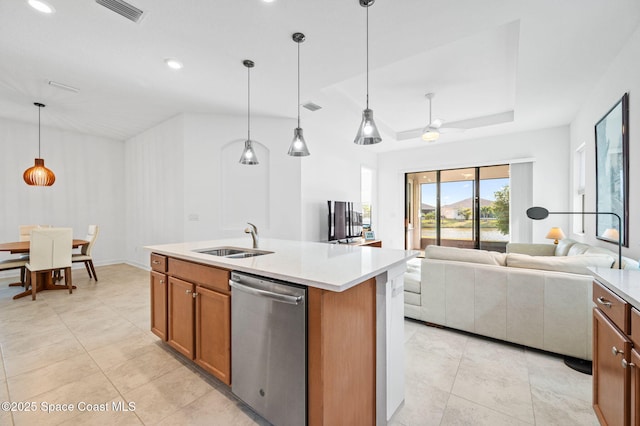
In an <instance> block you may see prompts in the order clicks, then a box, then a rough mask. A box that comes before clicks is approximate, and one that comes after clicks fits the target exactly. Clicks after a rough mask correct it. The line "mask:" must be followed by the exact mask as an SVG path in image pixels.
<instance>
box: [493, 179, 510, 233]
mask: <svg viewBox="0 0 640 426" xmlns="http://www.w3.org/2000/svg"><path fill="white" fill-rule="evenodd" d="M493 195H494V196H495V197H496V201H494V202H493V213H494V214H495V216H496V228H498V231H500V233H501V234H502V235H507V234H508V233H509V185H506V186H504V187H503V188H502V189H500V190H498V191H496V192H494V194H493Z"/></svg>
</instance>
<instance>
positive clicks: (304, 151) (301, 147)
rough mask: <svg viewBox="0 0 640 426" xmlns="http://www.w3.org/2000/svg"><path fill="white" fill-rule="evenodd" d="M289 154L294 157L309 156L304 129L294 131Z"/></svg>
mask: <svg viewBox="0 0 640 426" xmlns="http://www.w3.org/2000/svg"><path fill="white" fill-rule="evenodd" d="M287 154H289V155H291V156H292V157H306V156H307V155H309V149H308V148H307V142H305V140H304V136H303V135H302V129H301V128H300V127H296V128H295V129H293V141H291V146H290V147H289V152H287Z"/></svg>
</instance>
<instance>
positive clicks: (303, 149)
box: [287, 33, 309, 157]
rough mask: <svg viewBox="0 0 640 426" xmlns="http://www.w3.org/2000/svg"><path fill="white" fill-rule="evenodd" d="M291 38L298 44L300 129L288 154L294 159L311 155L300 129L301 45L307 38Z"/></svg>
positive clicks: (294, 135)
mask: <svg viewBox="0 0 640 426" xmlns="http://www.w3.org/2000/svg"><path fill="white" fill-rule="evenodd" d="M291 38H292V39H293V41H295V42H296V43H297V44H298V127H296V128H295V129H293V140H292V141H291V146H289V152H287V154H289V155H290V156H292V157H306V156H307V155H309V148H307V142H306V141H305V140H304V136H303V135H302V128H301V127H300V43H302V42H303V41H304V40H305V36H304V34H302V33H294V34H293V35H292V36H291Z"/></svg>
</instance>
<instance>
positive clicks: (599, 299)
mask: <svg viewBox="0 0 640 426" xmlns="http://www.w3.org/2000/svg"><path fill="white" fill-rule="evenodd" d="M596 300H597V301H598V303H599V304H601V305H603V306H606V307H607V308H611V302H609V301H608V300H607V299H605V298H604V297H602V296H600V297H598V298H597V299H596Z"/></svg>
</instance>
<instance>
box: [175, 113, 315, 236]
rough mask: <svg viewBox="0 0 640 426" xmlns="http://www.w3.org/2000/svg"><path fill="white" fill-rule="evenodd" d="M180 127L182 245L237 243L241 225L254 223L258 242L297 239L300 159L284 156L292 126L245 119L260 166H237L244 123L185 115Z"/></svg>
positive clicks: (273, 120)
mask: <svg viewBox="0 0 640 426" xmlns="http://www.w3.org/2000/svg"><path fill="white" fill-rule="evenodd" d="M184 123H185V140H184V150H185V151H184V194H185V198H184V217H183V223H184V229H185V232H184V238H185V240H186V241H194V240H195V241H197V240H206V239H213V238H224V237H242V236H243V235H245V234H244V232H243V230H244V228H245V227H246V222H252V223H254V224H255V225H256V226H257V227H258V230H259V233H260V236H263V237H271V238H283V239H293V240H298V239H300V238H301V230H302V219H301V213H300V200H301V186H300V180H301V176H300V168H301V160H303V159H301V158H295V157H290V156H288V155H287V151H288V149H289V144H290V142H291V137H292V132H293V128H294V127H295V120H290V119H277V118H264V117H252V118H251V139H252V140H256V141H258V142H259V143H260V145H261V146H257V147H256V149H257V156H258V161H259V162H260V164H258V165H254V166H247V165H240V164H238V160H239V159H240V154H241V153H242V147H243V142H244V140H245V139H246V137H247V118H246V117H242V116H231V115H214V114H185V116H184ZM290 133H291V134H290ZM229 144H231V145H229ZM225 148H229V150H227V149H225ZM234 150H235V151H236V152H235V155H234ZM227 154H228V155H227ZM225 156H227V158H225ZM265 191H266V192H268V194H267V195H268V197H267V198H266V203H265V194H264V193H265ZM223 200H227V202H226V203H223ZM248 205H251V206H253V207H252V208H248ZM265 209H266V210H267V211H265ZM196 217H197V220H195V218H196ZM234 217H235V218H236V220H231V219H230V218H234ZM190 218H191V220H190ZM246 237H247V240H248V241H250V237H249V236H248V235H247V236H246Z"/></svg>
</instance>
